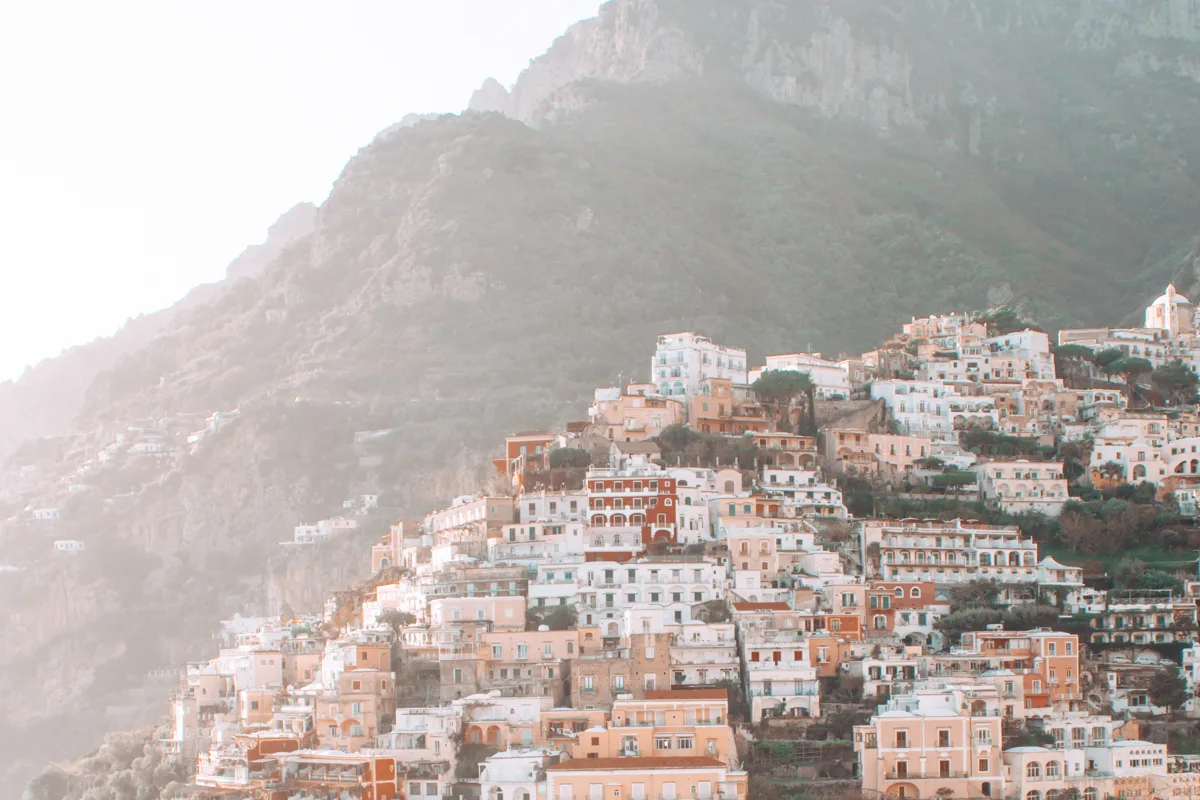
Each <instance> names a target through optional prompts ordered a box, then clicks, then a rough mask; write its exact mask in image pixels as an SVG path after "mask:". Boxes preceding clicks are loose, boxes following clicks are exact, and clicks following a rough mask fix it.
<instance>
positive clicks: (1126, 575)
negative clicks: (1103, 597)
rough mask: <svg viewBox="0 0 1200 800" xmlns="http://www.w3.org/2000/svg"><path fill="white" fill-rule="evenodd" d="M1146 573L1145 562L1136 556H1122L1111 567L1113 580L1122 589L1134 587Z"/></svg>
mask: <svg viewBox="0 0 1200 800" xmlns="http://www.w3.org/2000/svg"><path fill="white" fill-rule="evenodd" d="M1144 574H1146V563H1145V562H1144V561H1138V560H1137V559H1136V558H1123V559H1121V561H1120V562H1119V563H1118V564H1117V566H1116V567H1115V568H1114V569H1113V582H1114V583H1116V585H1117V586H1119V587H1120V588H1122V589H1129V588H1136V587H1137V586H1139V585H1140V584H1141V579H1142V576H1143V575H1144Z"/></svg>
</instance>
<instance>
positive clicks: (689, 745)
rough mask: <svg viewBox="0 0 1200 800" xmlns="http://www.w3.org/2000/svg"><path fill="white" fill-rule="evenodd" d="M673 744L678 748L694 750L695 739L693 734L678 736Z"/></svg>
mask: <svg viewBox="0 0 1200 800" xmlns="http://www.w3.org/2000/svg"><path fill="white" fill-rule="evenodd" d="M675 746H676V748H677V749H679V750H694V749H696V739H695V737H693V736H680V737H679V738H678V739H676V740H675Z"/></svg>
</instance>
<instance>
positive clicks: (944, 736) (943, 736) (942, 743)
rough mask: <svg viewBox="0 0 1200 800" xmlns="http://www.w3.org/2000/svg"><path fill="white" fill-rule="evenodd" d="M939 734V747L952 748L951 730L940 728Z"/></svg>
mask: <svg viewBox="0 0 1200 800" xmlns="http://www.w3.org/2000/svg"><path fill="white" fill-rule="evenodd" d="M937 733H938V747H949V746H950V729H949V728H940V729H939V730H938V732H937Z"/></svg>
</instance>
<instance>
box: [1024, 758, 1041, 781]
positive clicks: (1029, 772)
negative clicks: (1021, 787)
mask: <svg viewBox="0 0 1200 800" xmlns="http://www.w3.org/2000/svg"><path fill="white" fill-rule="evenodd" d="M1025 777H1026V778H1032V779H1034V780H1037V779H1039V778H1041V777H1042V765H1041V764H1040V763H1038V762H1037V761H1030V762H1029V763H1028V764H1026V765H1025Z"/></svg>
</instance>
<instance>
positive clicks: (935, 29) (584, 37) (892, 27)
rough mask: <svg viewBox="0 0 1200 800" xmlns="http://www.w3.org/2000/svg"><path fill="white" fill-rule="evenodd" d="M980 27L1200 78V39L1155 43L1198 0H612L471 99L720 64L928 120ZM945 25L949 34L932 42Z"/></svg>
mask: <svg viewBox="0 0 1200 800" xmlns="http://www.w3.org/2000/svg"><path fill="white" fill-rule="evenodd" d="M964 34H966V36H964ZM970 36H989V37H1005V38H1007V37H1014V38H1015V37H1039V38H1041V37H1045V38H1047V39H1050V40H1054V41H1057V42H1059V43H1061V44H1063V45H1065V46H1068V47H1071V48H1073V49H1076V50H1078V51H1096V52H1120V53H1121V54H1122V55H1121V59H1120V61H1119V62H1118V63H1119V66H1118V69H1117V72H1118V73H1129V72H1135V73H1138V72H1145V71H1148V70H1149V71H1167V72H1170V73H1173V74H1176V75H1179V76H1183V77H1189V78H1192V79H1200V69H1197V66H1198V64H1200V61H1198V60H1197V59H1198V58H1200V57H1198V56H1196V55H1195V54H1194V53H1192V54H1190V55H1187V54H1183V53H1173V52H1171V53H1169V54H1168V53H1167V52H1158V50H1159V48H1160V47H1161V45H1162V44H1164V43H1170V42H1177V43H1189V42H1195V41H1198V40H1200V6H1198V5H1197V2H1196V0H1165V1H1164V2H1138V1H1137V0H1068V1H1067V2H1050V0H1009V1H1008V2H1000V3H988V2H980V1H979V0H924V2H901V0H890V1H887V0H885V2H880V3H876V4H874V6H873V7H871V8H866V7H865V6H864V5H863V4H857V3H840V2H833V0H818V1H817V2H800V0H791V2H787V1H784V0H772V1H771V2H730V1H729V0H700V1H699V2H690V3H684V2H680V0H610V2H608V3H606V4H605V5H604V6H603V7H602V8H601V11H600V15H599V16H598V17H597V18H596V19H594V20H588V21H586V22H581V23H579V24H578V25H575V26H574V27H572V28H571V29H570V30H568V31H567V33H566V34H565V35H564V36H563V37H562V38H560V39H559V40H558V41H557V42H555V43H554V46H553V47H551V48H550V50H549V51H547V52H546V54H545V55H543V56H541V57H540V58H538V59H536V60H535V61H534V62H533V63H532V64H531V65H530V66H529V68H528V69H526V70H525V72H523V73H522V74H521V76H520V78H519V79H518V80H517V83H516V85H515V86H514V87H513V89H512V91H511V93H509V92H505V91H503V87H501V86H500V85H499V84H498V83H497V82H496V81H494V80H492V79H488V82H487V83H486V84H485V85H484V87H483V88H482V89H481V90H480V91H478V92H476V95H475V96H474V97H473V98H472V100H471V103H470V106H469V108H470V109H471V110H476V111H500V112H502V113H505V114H507V115H508V116H511V117H513V118H515V119H520V120H524V121H527V122H528V121H535V120H537V119H540V118H541V117H542V116H543V115H545V114H546V113H548V110H547V109H545V108H543V106H544V105H546V104H550V105H554V98H555V96H556V95H557V94H558V93H559V91H560V90H562V89H563V88H564V87H566V86H568V85H570V84H572V83H575V82H577V81H580V80H587V79H594V80H604V81H622V82H634V81H651V82H654V81H667V80H678V79H681V78H689V77H697V76H701V75H705V74H709V75H713V74H719V75H727V76H733V77H734V78H735V79H736V80H740V81H744V82H745V83H746V84H747V85H748V86H750V87H752V88H754V89H755V90H757V91H759V92H761V93H762V94H763V95H764V96H766V97H769V98H771V99H772V100H774V101H776V102H780V103H788V104H795V105H798V106H801V107H803V108H806V109H810V110H812V111H815V112H817V113H819V114H822V115H824V116H828V117H844V118H849V119H857V120H862V121H864V122H867V123H868V124H870V125H872V126H873V127H875V128H878V129H889V128H891V127H893V126H896V125H911V124H921V123H922V122H923V121H927V120H928V119H929V117H930V115H931V114H934V113H936V112H938V111H939V110H940V109H942V108H944V107H945V106H946V105H947V103H949V102H953V100H954V99H955V97H956V96H958V95H960V94H961V93H962V92H963V91H966V92H967V94H968V96H970V95H971V94H972V93H973V92H972V89H971V88H970V87H969V86H967V87H964V86H963V85H962V82H961V80H960V77H961V76H960V75H959V74H958V73H957V72H956V71H954V70H953V69H949V68H950V67H953V66H955V62H956V61H962V62H969V61H970V60H971V59H972V57H973V51H972V50H971V49H969V48H963V49H962V51H961V52H960V53H957V54H956V53H954V52H953V50H955V49H956V48H955V47H954V42H955V39H960V40H962V41H965V40H966V38H967V37H970ZM935 37H936V40H940V42H941V43H943V44H945V45H947V47H945V48H939V47H937V46H936V45H935V46H933V47H930V46H929V44H930V42H931V40H935ZM1168 50H1169V47H1168ZM1104 68H1105V69H1112V65H1110V64H1106V65H1105V67H1104ZM994 101H995V98H981V99H979V100H978V102H980V103H984V104H986V103H988V102H994Z"/></svg>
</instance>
